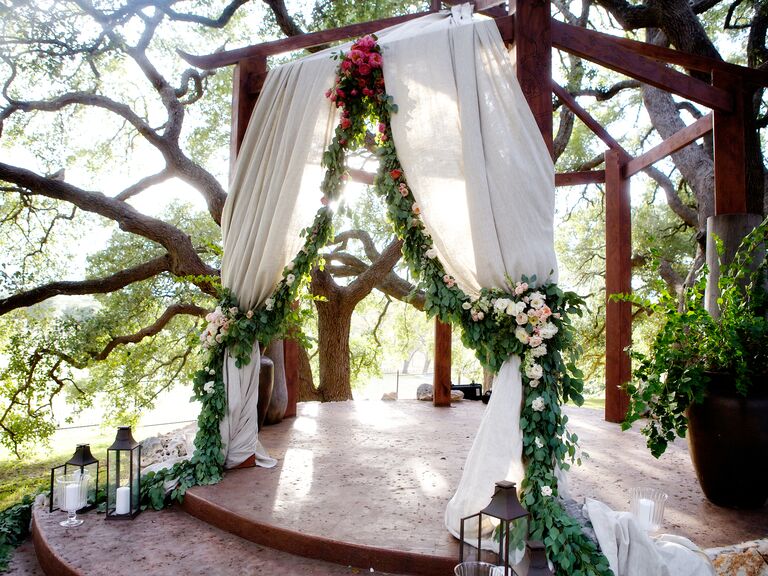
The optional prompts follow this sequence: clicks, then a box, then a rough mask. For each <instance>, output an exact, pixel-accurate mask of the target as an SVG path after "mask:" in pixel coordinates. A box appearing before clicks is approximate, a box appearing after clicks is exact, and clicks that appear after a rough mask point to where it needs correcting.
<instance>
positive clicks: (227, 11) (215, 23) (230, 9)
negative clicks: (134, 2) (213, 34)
mask: <svg viewBox="0 0 768 576" xmlns="http://www.w3.org/2000/svg"><path fill="white" fill-rule="evenodd" d="M248 2H249V0H233V1H232V2H230V3H229V4H227V5H226V6H225V7H224V9H223V10H222V11H221V14H219V17H218V18H208V17H206V16H200V15H198V14H189V13H186V12H176V11H175V10H173V9H171V7H170V6H163V5H162V4H161V5H160V6H159V8H160V9H161V10H162V11H163V12H164V13H165V14H166V15H167V16H168V17H169V18H170V19H171V20H178V21H179V22H193V23H195V24H200V25H202V26H207V27H208V28H224V26H226V25H227V24H228V23H229V21H230V20H231V19H232V16H234V15H235V12H237V10H238V9H239V8H240V7H241V6H242V5H243V4H247V3H248Z"/></svg>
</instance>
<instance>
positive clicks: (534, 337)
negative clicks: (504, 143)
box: [145, 36, 610, 575]
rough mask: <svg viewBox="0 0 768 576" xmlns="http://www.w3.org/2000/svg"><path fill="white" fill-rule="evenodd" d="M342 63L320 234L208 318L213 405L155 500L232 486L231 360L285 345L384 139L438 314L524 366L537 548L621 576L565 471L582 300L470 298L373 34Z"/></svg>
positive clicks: (525, 289)
mask: <svg viewBox="0 0 768 576" xmlns="http://www.w3.org/2000/svg"><path fill="white" fill-rule="evenodd" d="M334 57H335V58H336V59H338V60H339V66H338V73H337V76H336V80H335V83H334V86H333V87H332V88H331V89H330V90H328V92H327V93H326V96H327V97H328V98H329V99H330V100H332V101H333V102H334V103H335V105H336V107H337V108H338V109H340V112H341V118H340V122H339V124H338V126H337V127H336V131H335V134H334V137H333V141H332V142H331V144H330V145H329V146H328V148H327V150H326V151H325V153H324V155H323V165H324V167H325V168H326V173H325V178H324V181H323V183H322V185H321V190H322V192H323V198H322V200H321V203H322V206H321V207H320V209H319V210H318V212H317V214H316V216H315V220H314V223H313V224H312V226H310V227H309V228H307V229H306V230H304V231H303V232H302V234H303V235H304V236H305V238H306V240H305V244H304V247H303V248H302V249H301V251H300V253H299V254H298V255H297V256H296V258H294V260H293V261H292V262H291V263H290V264H289V265H288V266H287V267H286V268H285V269H284V270H283V277H282V280H281V281H280V283H279V284H278V286H277V289H276V290H275V292H274V293H273V294H272V296H271V297H270V298H268V299H267V300H266V301H265V302H264V303H263V304H261V305H260V306H259V307H258V308H257V309H254V310H245V311H244V310H242V309H241V308H240V307H239V306H238V303H237V301H236V299H235V297H234V295H232V294H231V293H228V292H224V295H223V297H222V301H221V304H220V306H219V307H217V308H216V310H215V311H214V312H212V313H211V314H209V315H208V317H207V320H208V327H207V328H206V329H205V331H204V332H203V334H202V336H201V340H202V343H203V347H204V349H205V350H206V354H207V357H206V362H205V368H204V369H202V370H200V371H199V372H197V374H196V376H195V378H194V393H195V396H194V397H195V399H197V400H199V401H201V403H202V406H203V408H202V411H201V413H200V416H199V419H198V426H199V431H198V434H197V438H196V439H195V447H196V450H195V454H194V456H193V458H192V459H191V460H190V461H188V462H182V463H179V464H176V465H175V466H174V467H173V468H171V469H170V470H166V471H162V472H160V473H158V474H155V475H152V474H150V475H148V481H147V482H145V486H146V488H145V498H146V500H145V502H146V503H148V504H151V505H152V506H154V507H157V508H159V507H162V506H163V505H164V495H165V488H164V485H165V482H166V481H167V480H171V479H174V478H179V480H180V481H179V484H178V485H177V487H176V488H175V489H174V490H173V492H172V493H171V498H172V499H179V500H180V499H181V498H182V497H183V494H184V492H185V491H186V489H187V488H188V487H190V486H192V485H194V484H207V483H214V482H217V481H218V480H219V479H220V478H221V474H222V466H223V460H224V455H223V452H222V444H221V437H220V435H219V422H220V420H221V418H222V417H223V415H224V412H225V410H226V396H225V391H224V381H223V375H222V366H223V362H224V356H225V350H227V349H228V350H229V354H231V356H232V357H233V358H234V359H235V361H236V363H237V365H238V366H242V365H245V364H247V363H248V362H249V360H250V354H251V350H252V347H253V345H254V343H255V342H257V341H258V342H260V343H262V344H266V343H268V342H269V341H270V340H272V339H273V338H274V337H275V336H278V335H279V334H280V333H281V332H282V331H283V330H284V326H285V323H286V320H289V319H290V316H291V315H292V314H295V313H296V312H295V311H294V309H293V306H292V304H293V302H294V301H295V299H296V298H297V295H298V291H299V286H300V285H302V284H303V283H304V282H305V281H306V280H308V278H309V274H310V271H311V269H312V267H313V266H315V265H318V264H322V258H321V256H320V249H321V248H322V247H323V246H324V245H325V244H326V243H327V242H328V241H329V240H330V239H331V238H332V235H333V230H332V222H331V219H332V213H331V210H330V208H329V205H330V204H331V203H333V202H335V201H337V200H338V199H339V196H340V194H341V190H342V188H343V186H344V183H345V181H346V180H347V177H348V173H347V166H346V155H347V151H348V150H353V149H355V148H358V147H361V146H363V145H364V143H365V141H366V137H367V135H368V131H369V129H372V130H374V131H375V132H376V136H375V143H376V145H377V154H378V157H379V172H378V175H377V178H376V182H375V187H376V190H377V192H378V194H380V195H381V196H383V197H384V198H385V200H386V203H387V206H388V214H389V218H390V220H391V222H392V224H393V226H394V229H395V232H396V233H397V235H398V236H399V237H400V238H402V239H403V241H404V243H403V255H404V257H405V260H406V262H407V263H408V265H409V267H410V268H411V270H412V271H413V273H414V275H415V276H416V278H417V279H418V280H419V283H420V287H421V288H423V289H424V291H425V293H426V304H425V310H426V312H427V314H428V315H429V316H439V317H440V319H441V320H442V321H444V322H450V323H452V324H459V325H461V326H462V329H463V335H462V340H463V341H464V343H465V344H466V345H467V346H470V347H471V348H472V349H474V350H475V351H476V354H477V357H478V359H479V360H480V362H481V363H482V364H483V365H484V366H486V367H488V368H489V369H491V370H493V371H498V369H499V368H500V367H501V365H502V363H503V362H504V361H505V360H506V359H507V358H509V356H511V355H513V354H514V355H519V356H521V358H522V360H523V361H522V364H521V371H522V380H523V383H524V386H525V393H524V405H523V408H522V414H521V420H520V424H521V428H522V432H523V457H524V459H525V462H526V477H525V479H524V480H523V482H522V485H521V495H522V498H521V501H522V503H523V505H524V506H526V508H527V509H528V510H529V512H530V518H529V520H528V529H529V534H530V538H531V539H535V540H542V541H543V542H544V543H545V545H546V547H547V552H548V556H549V558H550V560H551V561H552V562H553V563H554V565H555V566H556V568H557V572H558V574H569V575H581V574H584V575H588V574H600V575H603V574H610V569H609V567H608V562H607V560H606V559H605V557H604V556H603V555H602V554H600V552H599V551H598V550H597V549H596V547H595V546H594V544H593V543H592V542H591V541H590V540H589V539H587V538H586V537H584V535H583V534H582V532H581V528H580V526H579V524H578V522H577V521H576V520H574V519H573V518H571V517H570V516H568V515H567V514H566V513H565V511H564V510H563V508H562V506H561V504H560V502H559V500H558V499H557V495H558V492H557V479H556V477H555V469H556V468H557V467H560V468H562V469H567V468H568V467H569V465H570V463H572V462H574V461H578V457H577V447H576V442H577V438H576V436H575V435H574V434H570V433H569V432H568V431H567V430H566V423H567V416H565V415H564V414H563V413H562V412H561V410H560V404H561V403H564V402H567V401H569V400H571V401H573V402H575V403H576V404H581V402H582V401H583V398H582V396H581V392H582V388H583V381H582V375H581V373H580V372H579V370H578V369H577V368H576V366H575V364H574V362H573V358H569V359H568V360H566V358H564V356H563V354H564V352H565V351H568V350H573V349H574V348H575V346H574V342H573V331H572V327H571V323H570V321H569V314H574V313H575V314H581V310H580V306H581V304H582V300H581V298H580V297H579V296H577V295H576V294H575V293H573V292H563V291H562V290H561V289H560V288H558V286H557V285H555V284H553V283H541V282H539V281H538V279H537V278H536V277H535V276H532V277H530V278H526V277H523V278H521V279H520V281H517V282H514V281H513V280H512V279H510V278H508V290H500V289H496V288H493V289H486V288H484V289H483V290H482V291H481V293H480V294H477V295H472V296H470V295H467V294H465V293H464V292H463V291H462V290H461V289H460V288H459V286H458V285H457V284H456V282H455V280H454V279H453V278H452V277H451V276H450V275H448V274H447V273H446V271H445V269H444V268H443V265H442V264H441V263H440V261H439V260H438V258H437V255H436V251H435V249H434V247H433V242H432V239H431V237H430V236H429V234H427V232H426V231H425V229H424V225H423V222H422V220H421V218H420V212H421V210H420V207H419V205H418V204H417V203H416V202H415V199H414V197H413V194H412V193H411V190H410V188H409V187H408V183H407V180H406V178H405V174H404V172H403V169H402V166H401V165H400V162H399V160H398V158H397V152H396V150H395V145H394V142H393V140H392V132H391V127H390V117H391V114H393V113H395V112H396V111H397V107H396V105H395V104H394V102H393V99H392V97H391V96H389V95H387V93H386V91H385V85H384V75H383V72H382V68H381V66H382V56H381V50H380V48H379V46H378V44H377V42H376V37H375V36H365V37H363V38H361V39H359V40H358V41H357V42H355V43H354V44H353V45H352V47H351V49H350V50H349V51H348V52H346V53H338V54H336V55H334ZM510 408H512V407H510ZM499 480H500V479H499ZM519 544H520V545H522V544H523V543H522V542H520V543H519Z"/></svg>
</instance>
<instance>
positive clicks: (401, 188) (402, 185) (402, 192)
mask: <svg viewBox="0 0 768 576" xmlns="http://www.w3.org/2000/svg"><path fill="white" fill-rule="evenodd" d="M397 189H398V190H399V191H400V195H401V196H402V197H403V198H405V197H406V196H408V186H406V185H405V182H400V185H399V186H398V187H397Z"/></svg>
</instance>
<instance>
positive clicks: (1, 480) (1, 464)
mask: <svg viewBox="0 0 768 576" xmlns="http://www.w3.org/2000/svg"><path fill="white" fill-rule="evenodd" d="M89 440H91V442H90V444H91V453H92V454H93V456H94V457H95V458H98V460H99V476H100V477H101V475H103V474H104V475H106V465H107V448H108V447H109V446H110V444H112V442H113V441H114V434H113V433H112V432H109V433H105V434H103V435H102V436H100V437H99V438H97V439H93V438H89ZM75 447H76V444H72V445H70V444H68V443H67V444H62V443H59V444H58V445H52V446H51V447H50V448H49V449H47V450H38V451H36V452H34V453H32V454H30V455H28V456H25V457H24V458H22V459H21V460H19V459H18V458H16V456H15V455H14V454H11V453H8V452H6V451H3V454H2V456H1V457H0V510H5V509H6V508H7V507H8V506H12V505H13V504H16V503H17V502H19V501H20V500H21V498H22V497H23V496H24V495H25V494H34V493H36V492H37V491H38V490H39V489H41V488H48V487H49V486H50V482H51V468H52V467H54V466H58V465H60V464H64V462H66V461H67V460H69V459H70V458H71V457H72V454H74V452H75ZM99 479H100V480H101V478H99Z"/></svg>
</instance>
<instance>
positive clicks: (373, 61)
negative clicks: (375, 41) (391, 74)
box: [368, 52, 381, 68]
mask: <svg viewBox="0 0 768 576" xmlns="http://www.w3.org/2000/svg"><path fill="white" fill-rule="evenodd" d="M368 64H370V65H371V68H381V54H379V53H378V52H371V53H370V54H368Z"/></svg>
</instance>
